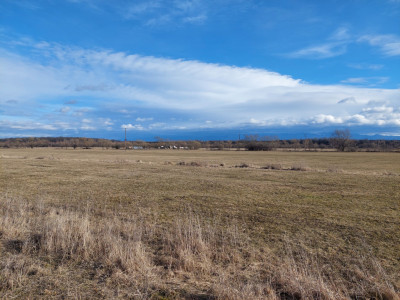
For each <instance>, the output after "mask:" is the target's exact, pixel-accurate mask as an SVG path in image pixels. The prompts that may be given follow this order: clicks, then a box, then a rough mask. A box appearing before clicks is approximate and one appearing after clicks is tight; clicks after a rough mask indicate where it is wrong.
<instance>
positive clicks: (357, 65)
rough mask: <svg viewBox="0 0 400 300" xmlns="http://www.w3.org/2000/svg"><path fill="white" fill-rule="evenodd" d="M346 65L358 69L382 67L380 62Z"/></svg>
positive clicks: (378, 68)
mask: <svg viewBox="0 0 400 300" xmlns="http://www.w3.org/2000/svg"><path fill="white" fill-rule="evenodd" d="M348 66H349V67H350V68H353V69H359V70H381V69H382V68H383V67H384V66H383V65H381V64H367V63H360V64H349V65H348Z"/></svg>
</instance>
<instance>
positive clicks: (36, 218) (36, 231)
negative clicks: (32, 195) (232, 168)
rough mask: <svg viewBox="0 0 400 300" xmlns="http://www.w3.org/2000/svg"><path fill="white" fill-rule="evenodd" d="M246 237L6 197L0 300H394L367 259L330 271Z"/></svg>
mask: <svg viewBox="0 0 400 300" xmlns="http://www.w3.org/2000/svg"><path fill="white" fill-rule="evenodd" d="M245 229H246V228H245V227H243V226H242V225H240V223H238V222H237V221H235V220H221V219H211V220H202V219H201V218H200V216H199V215H198V214H196V212H193V211H192V210H191V209H190V208H185V209H182V213H181V214H180V217H179V218H177V219H176V220H172V221H171V222H170V223H169V225H168V226H167V225H166V224H164V225H162V223H161V222H158V219H157V214H156V213H154V214H143V213H141V212H140V209H138V212H137V213H136V214H134V215H128V214H125V213H124V212H123V211H116V210H106V209H97V208H95V207H91V206H89V205H83V208H81V209H77V208H74V207H72V206H71V207H68V206H65V205H64V206H55V205H51V204H46V203H44V202H36V203H34V202H31V201H26V200H23V199H16V198H11V197H7V196H6V195H5V196H3V197H2V199H1V201H0V240H1V248H0V253H1V258H0V297H2V298H11V297H15V296H17V297H22V298H23V297H26V296H31V297H39V298H42V297H43V298H46V297H47V298H52V297H53V298H57V297H60V298H61V297H65V296H67V297H72V298H132V299H149V298H150V299H173V298H176V299H399V295H398V290H397V291H396V289H395V287H393V285H392V283H391V280H390V278H389V277H388V276H387V275H386V274H385V272H384V270H383V269H382V267H381V266H380V264H379V262H378V261H377V260H376V259H374V257H373V256H372V255H371V256H365V255H364V254H363V255H360V256H355V257H354V259H353V260H352V261H347V262H343V268H342V269H340V270H338V269H337V268H334V267H333V265H334V262H331V261H326V259H325V258H324V257H319V256H318V255H317V254H315V253H312V251H310V250H308V248H307V247H306V245H304V241H295V240H291V239H290V237H286V236H283V237H282V238H284V239H286V245H287V247H286V250H285V252H284V253H280V254H276V253H272V251H271V250H270V249H268V248H266V247H265V246H263V245H259V244H258V245H257V244H255V243H253V241H252V240H251V238H250V237H249V236H248V235H247V234H246V230H245ZM363 253H364V252H363ZM77 274H78V275H77ZM73 276H77V278H76V279H75V280H73ZM68 280H69V283H68V284H66V282H67V281H68ZM66 285H67V286H68V287H65V286H66ZM35 293H36V294H35Z"/></svg>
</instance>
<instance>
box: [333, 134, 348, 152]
mask: <svg viewBox="0 0 400 300" xmlns="http://www.w3.org/2000/svg"><path fill="white" fill-rule="evenodd" d="M350 138H351V134H350V130H349V129H344V130H339V129H336V130H335V131H334V132H333V133H332V137H331V143H332V146H333V147H334V148H335V149H336V150H337V151H342V152H343V151H345V150H346V148H347V147H348V146H349V145H350V141H351V140H350Z"/></svg>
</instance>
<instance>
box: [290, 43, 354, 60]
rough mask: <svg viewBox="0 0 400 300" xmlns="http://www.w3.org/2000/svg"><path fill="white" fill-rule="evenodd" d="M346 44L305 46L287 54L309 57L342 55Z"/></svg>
mask: <svg viewBox="0 0 400 300" xmlns="http://www.w3.org/2000/svg"><path fill="white" fill-rule="evenodd" d="M346 50H347V46H346V45H344V44H342V43H326V44H322V45H316V46H311V47H307V48H304V49H301V50H297V51H295V52H292V53H290V54H289V56H290V57H295V58H298V57H305V58H311V59H322V58H330V57H335V56H339V55H342V54H344V53H345V52H346Z"/></svg>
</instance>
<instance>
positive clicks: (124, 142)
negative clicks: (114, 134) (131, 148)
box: [124, 127, 126, 150]
mask: <svg viewBox="0 0 400 300" xmlns="http://www.w3.org/2000/svg"><path fill="white" fill-rule="evenodd" d="M124 146H125V150H126V127H125V141H124Z"/></svg>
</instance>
